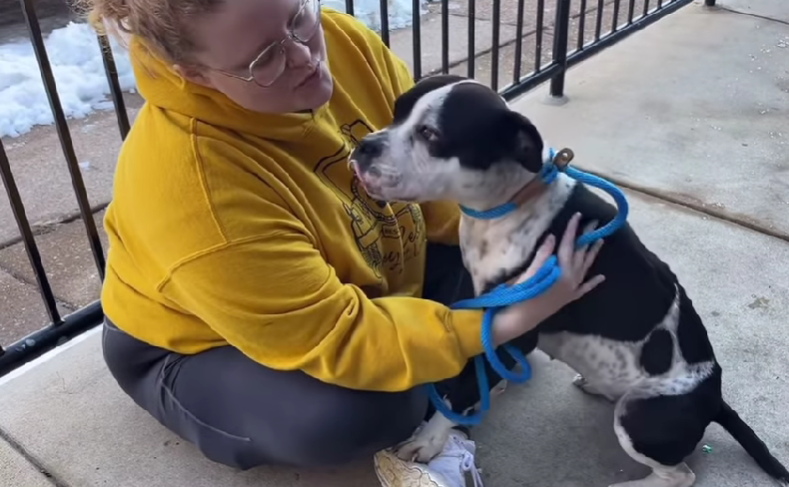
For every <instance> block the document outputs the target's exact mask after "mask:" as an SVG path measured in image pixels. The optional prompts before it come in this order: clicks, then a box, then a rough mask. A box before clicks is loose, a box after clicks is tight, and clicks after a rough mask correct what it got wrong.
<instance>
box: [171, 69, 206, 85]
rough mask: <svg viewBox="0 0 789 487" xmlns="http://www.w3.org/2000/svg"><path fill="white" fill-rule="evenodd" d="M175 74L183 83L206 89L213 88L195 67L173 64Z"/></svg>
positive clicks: (202, 73) (201, 71) (203, 74)
mask: <svg viewBox="0 0 789 487" xmlns="http://www.w3.org/2000/svg"><path fill="white" fill-rule="evenodd" d="M172 69H173V71H174V72H175V74H177V75H178V76H180V77H181V79H183V80H185V81H189V82H190V83H194V84H196V85H201V86H205V87H206V88H214V85H213V84H212V83H211V80H210V79H209V78H208V77H207V76H206V75H205V73H204V72H203V70H201V69H200V68H198V67H196V66H187V65H183V64H173V66H172Z"/></svg>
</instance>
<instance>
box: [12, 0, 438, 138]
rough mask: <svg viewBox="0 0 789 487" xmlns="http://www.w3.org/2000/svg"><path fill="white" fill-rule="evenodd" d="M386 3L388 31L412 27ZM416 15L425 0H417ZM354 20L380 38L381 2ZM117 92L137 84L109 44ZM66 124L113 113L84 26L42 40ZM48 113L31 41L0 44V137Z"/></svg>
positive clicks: (339, 2)
mask: <svg viewBox="0 0 789 487" xmlns="http://www.w3.org/2000/svg"><path fill="white" fill-rule="evenodd" d="M387 1H388V2H389V4H388V5H389V28H390V29H391V30H395V29H402V28H404V27H408V26H410V25H411V24H412V23H413V13H412V12H413V10H412V7H413V1H412V0H387ZM419 2H420V5H421V7H422V8H421V9H420V14H423V13H425V11H426V10H425V6H426V5H427V0H419ZM323 4H324V5H325V6H327V7H330V8H334V9H336V10H339V11H342V12H345V0H323ZM354 15H355V16H356V17H357V18H359V19H360V20H361V21H362V22H364V23H365V24H366V25H367V26H368V27H370V28H371V29H373V30H375V31H376V32H380V30H381V22H380V0H354ZM110 43H111V46H112V53H113V57H114V58H115V64H116V67H117V70H118V77H119V80H120V85H121V89H122V90H123V91H124V92H132V93H133V92H134V91H135V89H136V83H135V79H134V72H133V70H132V66H131V61H130V59H129V54H128V51H127V50H126V49H125V48H124V47H123V46H121V45H120V44H118V42H117V41H116V40H115V39H114V38H112V37H111V38H110ZM44 44H45V46H46V49H47V55H48V57H49V62H50V64H51V66H52V71H53V73H54V77H55V83H56V85H57V90H58V95H59V97H60V103H61V105H62V106H63V111H64V112H65V114H66V117H67V118H83V117H85V116H87V115H89V114H90V113H92V112H94V111H96V110H109V109H112V108H113V105H112V102H111V101H110V99H109V95H110V86H109V83H108V82H107V78H106V76H105V74H104V65H103V62H102V58H101V51H100V47H99V44H98V41H97V39H96V33H95V31H94V30H93V29H92V28H91V27H90V26H89V25H88V24H84V23H73V22H72V23H70V24H68V25H67V26H66V27H63V28H60V29H55V30H53V31H52V32H51V33H50V34H49V35H48V36H46V38H45V39H44ZM53 122H54V117H53V115H52V110H51V109H50V107H49V101H48V99H47V94H46V91H45V89H44V83H43V81H42V79H41V74H40V72H39V69H38V62H37V61H36V57H35V53H34V51H33V45H32V44H31V43H30V41H29V40H27V39H25V40H21V41H14V42H9V43H6V44H0V137H18V136H20V135H22V134H25V133H27V132H29V131H30V130H31V129H32V128H33V127H35V126H37V125H51V124H52V123H53Z"/></svg>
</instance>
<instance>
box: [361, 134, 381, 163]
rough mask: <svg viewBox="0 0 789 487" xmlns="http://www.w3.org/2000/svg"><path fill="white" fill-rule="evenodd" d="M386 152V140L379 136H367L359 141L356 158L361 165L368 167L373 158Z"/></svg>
mask: <svg viewBox="0 0 789 487" xmlns="http://www.w3.org/2000/svg"><path fill="white" fill-rule="evenodd" d="M383 152H384V141H383V140H381V139H380V138H378V137H365V138H364V139H362V140H361V141H360V142H359V147H357V148H356V151H354V158H355V159H356V162H357V164H359V166H360V167H362V168H366V167H367V166H369V165H370V164H371V163H372V162H373V159H375V158H376V157H379V156H380V155H381V154H383Z"/></svg>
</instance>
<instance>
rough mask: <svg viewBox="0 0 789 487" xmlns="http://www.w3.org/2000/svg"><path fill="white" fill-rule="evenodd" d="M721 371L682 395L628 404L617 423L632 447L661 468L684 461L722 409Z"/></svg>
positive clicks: (657, 397)
mask: <svg viewBox="0 0 789 487" xmlns="http://www.w3.org/2000/svg"><path fill="white" fill-rule="evenodd" d="M722 403H723V399H722V398H721V371H720V368H719V367H716V368H715V369H714V370H713V372H712V375H711V376H710V377H707V378H706V379H705V380H704V381H703V382H701V383H700V384H699V385H698V387H696V388H695V389H694V390H693V391H691V392H689V393H687V394H682V395H670V396H656V397H651V398H647V399H637V400H634V401H632V402H630V403H629V404H628V405H627V408H626V410H625V413H624V415H623V416H622V417H621V418H620V424H621V425H622V427H623V428H624V429H625V431H626V432H627V434H628V436H629V437H630V441H631V442H632V443H633V448H634V449H635V450H636V451H637V452H639V453H641V454H642V455H644V456H647V457H649V458H651V459H652V460H655V461H657V462H659V463H661V464H662V465H666V466H674V465H678V464H680V463H682V462H683V461H685V458H687V457H688V456H689V455H690V454H691V453H693V450H694V449H695V448H696V446H697V445H698V444H699V442H700V441H701V439H702V437H703V436H704V431H705V430H706V428H707V426H709V424H710V423H711V422H712V421H713V420H714V418H715V417H716V416H717V414H718V411H719V410H720V408H721V405H722Z"/></svg>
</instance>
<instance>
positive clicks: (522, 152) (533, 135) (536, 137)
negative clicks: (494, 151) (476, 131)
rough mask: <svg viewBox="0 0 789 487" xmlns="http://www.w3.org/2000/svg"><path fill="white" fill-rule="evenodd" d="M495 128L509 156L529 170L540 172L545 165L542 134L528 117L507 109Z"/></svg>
mask: <svg viewBox="0 0 789 487" xmlns="http://www.w3.org/2000/svg"><path fill="white" fill-rule="evenodd" d="M494 130H495V131H496V132H495V134H496V137H497V138H498V139H499V141H500V143H501V146H500V147H502V148H503V150H505V151H506V155H507V156H508V158H511V159H513V160H515V161H517V162H519V163H520V164H521V165H522V166H523V167H524V168H526V170H527V171H530V172H533V173H537V172H540V169H542V165H543V160H542V150H543V141H542V136H540V132H539V131H538V130H537V127H535V126H534V124H532V123H531V121H529V119H528V118H526V117H524V116H523V115H521V114H520V113H518V112H515V111H512V110H509V109H505V110H503V111H502V114H501V116H500V117H499V120H498V123H497V124H496V127H495V128H494Z"/></svg>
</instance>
